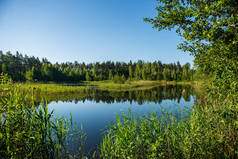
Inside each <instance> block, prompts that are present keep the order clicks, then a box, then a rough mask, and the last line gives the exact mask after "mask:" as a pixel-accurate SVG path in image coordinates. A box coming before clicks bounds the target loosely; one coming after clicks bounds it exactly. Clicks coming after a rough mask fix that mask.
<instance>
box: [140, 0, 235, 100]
mask: <svg viewBox="0 0 238 159" xmlns="http://www.w3.org/2000/svg"><path fill="white" fill-rule="evenodd" d="M157 1H158V6H157V7H156V10H157V16H156V17H154V18H145V19H144V20H145V21H146V22H149V23H151V24H153V27H154V28H156V29H158V30H159V31H161V30H172V29H175V30H176V32H177V33H178V34H179V35H180V36H181V37H183V38H184V42H183V43H181V44H180V45H179V46H178V48H180V49H182V50H184V51H189V52H190V53H191V54H192V55H194V57H195V61H194V63H195V65H197V66H198V67H201V69H202V70H203V72H205V73H207V74H209V73H210V72H213V78H212V79H213V86H215V87H216V88H218V90H219V92H220V93H221V94H223V95H224V96H226V95H231V96H233V95H234V94H237V91H238V76H237V74H238V69H237V68H238V54H237V50H238V1H237V0H229V1H228V0H217V1H213V0H196V1H190V0H169V1H167V0H157ZM217 93H218V92H216V94H217Z"/></svg>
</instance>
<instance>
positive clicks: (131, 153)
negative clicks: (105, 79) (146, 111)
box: [100, 102, 238, 159]
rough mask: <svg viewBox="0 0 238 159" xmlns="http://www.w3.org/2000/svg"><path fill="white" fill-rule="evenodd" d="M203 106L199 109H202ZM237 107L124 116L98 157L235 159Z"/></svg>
mask: <svg viewBox="0 0 238 159" xmlns="http://www.w3.org/2000/svg"><path fill="white" fill-rule="evenodd" d="M201 106H202V107H201ZM237 106H238V105H232V104H230V103H229V102H228V103H225V102H224V103H216V105H213V104H211V103H210V104H208V103H206V104H203V105H200V106H199V105H197V106H196V107H194V108H193V110H192V113H191V114H190V115H189V116H186V117H184V118H183V119H180V121H177V120H176V117H175V116H174V115H173V114H168V113H162V114H163V115H162V117H161V116H158V115H157V114H156V113H152V114H151V115H149V116H144V117H140V118H139V119H137V118H136V117H134V116H133V115H132V114H128V115H127V114H123V116H122V117H118V118H117V122H116V124H114V125H113V126H111V128H110V129H109V130H108V131H107V134H106V135H105V136H104V139H103V142H102V144H101V147H100V150H101V158H106V159H112V158H118V159H119V158H123V159H124V158H136V159H139V158H150V159H158V158H188V159H189V158H221V159H223V158H234V159H235V158H237V157H238V142H237V141H238V134H237V128H238V123H237V121H238V110H237V109H238V107H237Z"/></svg>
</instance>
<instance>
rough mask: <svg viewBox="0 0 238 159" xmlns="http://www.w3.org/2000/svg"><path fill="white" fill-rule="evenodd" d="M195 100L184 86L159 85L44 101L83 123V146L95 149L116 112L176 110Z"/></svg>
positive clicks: (137, 113)
mask: <svg viewBox="0 0 238 159" xmlns="http://www.w3.org/2000/svg"><path fill="white" fill-rule="evenodd" d="M194 101H195V92H194V90H193V89H192V88H191V87H190V86H187V85H169V86H159V87H154V88H151V89H146V90H134V91H101V90H97V89H90V90H89V91H87V92H85V94H84V95H77V94H74V95H65V96H64V95H61V96H59V97H57V98H56V99H55V101H54V100H53V101H51V102H50V103H49V104H48V107H49V109H50V110H53V109H54V111H55V113H56V114H58V115H63V116H66V117H69V116H70V112H71V113H72V116H73V120H74V121H75V122H77V124H78V125H81V124H82V126H83V130H84V132H85V133H86V145H85V146H84V148H85V149H86V150H87V151H88V152H90V151H93V150H95V149H96V148H97V146H98V145H99V144H100V142H101V141H102V137H103V134H104V132H105V130H106V129H107V128H108V126H109V124H112V123H114V122H115V118H116V116H117V115H118V114H120V113H122V112H125V113H127V112H128V111H131V112H132V113H134V114H135V115H136V116H140V115H146V114H149V113H152V112H153V111H155V112H157V113H158V114H159V113H160V109H161V108H163V109H164V111H171V112H173V113H177V114H178V113H179V111H178V109H179V110H184V109H186V108H189V107H191V105H193V104H194Z"/></svg>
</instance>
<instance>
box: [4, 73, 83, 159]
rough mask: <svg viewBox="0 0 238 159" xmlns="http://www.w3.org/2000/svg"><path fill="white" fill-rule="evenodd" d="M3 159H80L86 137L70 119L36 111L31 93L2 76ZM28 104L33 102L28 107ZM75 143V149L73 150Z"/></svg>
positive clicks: (46, 110) (42, 107) (42, 109)
mask: <svg viewBox="0 0 238 159" xmlns="http://www.w3.org/2000/svg"><path fill="white" fill-rule="evenodd" d="M0 79H1V87H0V88H1V99H0V121H1V122H0V158H69V157H71V158H81V157H82V156H83V149H82V147H83V143H84V139H85V134H84V133H83V131H82V129H81V128H78V127H77V125H76V124H74V122H73V119H72V116H71V118H70V119H66V118H64V117H56V116H54V112H53V111H51V112H49V111H48V107H47V104H42V105H41V106H40V107H35V105H34V101H33V100H31V98H33V96H32V95H31V94H32V93H31V90H29V92H28V93H26V92H25V91H22V89H20V88H19V87H18V86H16V85H14V84H12V82H11V81H10V80H9V79H8V78H7V77H6V76H1V78H0ZM29 100H31V101H32V103H31V104H29ZM72 142H75V143H77V144H75V146H70V145H71V143H72Z"/></svg>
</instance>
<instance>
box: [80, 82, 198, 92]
mask: <svg viewBox="0 0 238 159" xmlns="http://www.w3.org/2000/svg"><path fill="white" fill-rule="evenodd" d="M84 83H85V84H86V85H93V86H97V87H98V88H99V89H103V90H136V89H150V88H153V87H156V86H160V85H175V84H190V85H192V84H193V82H189V81H188V82H176V81H149V80H138V81H126V82H125V83H124V84H119V83H114V82H113V81H109V80H108V81H86V82H84Z"/></svg>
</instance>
